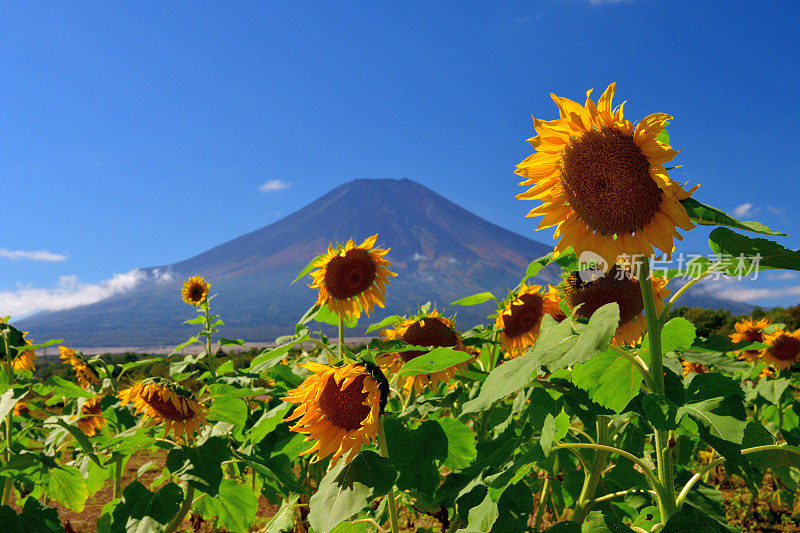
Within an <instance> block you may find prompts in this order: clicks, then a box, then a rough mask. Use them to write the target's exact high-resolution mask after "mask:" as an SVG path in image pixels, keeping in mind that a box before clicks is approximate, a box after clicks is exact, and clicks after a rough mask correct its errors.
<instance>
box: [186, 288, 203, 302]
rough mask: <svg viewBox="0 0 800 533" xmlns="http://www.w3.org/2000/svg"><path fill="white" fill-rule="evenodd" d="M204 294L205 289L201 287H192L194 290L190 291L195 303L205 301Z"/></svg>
mask: <svg viewBox="0 0 800 533" xmlns="http://www.w3.org/2000/svg"><path fill="white" fill-rule="evenodd" d="M204 292H205V291H204V290H203V287H201V286H200V285H192V288H191V289H190V291H189V298H191V300H192V301H193V302H201V301H202V300H203V293H204Z"/></svg>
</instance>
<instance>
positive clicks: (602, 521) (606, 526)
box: [581, 511, 699, 533]
mask: <svg viewBox="0 0 800 533" xmlns="http://www.w3.org/2000/svg"><path fill="white" fill-rule="evenodd" d="M581 531H582V533H612V532H616V531H621V532H623V533H633V530H632V529H631V528H629V527H628V526H626V525H625V524H623V523H622V522H621V521H620V520H619V519H618V518H616V517H615V516H614V515H611V514H604V513H603V512H601V511H592V512H590V513H589V516H587V517H586V521H584V523H583V528H582V529H581ZM698 533H699V532H698Z"/></svg>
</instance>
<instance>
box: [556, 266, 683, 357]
mask: <svg viewBox="0 0 800 533" xmlns="http://www.w3.org/2000/svg"><path fill="white" fill-rule="evenodd" d="M650 283H651V284H652V287H653V294H654V296H655V307H656V312H657V313H660V312H661V311H662V310H663V309H664V299H665V298H666V297H667V296H668V295H669V293H670V291H669V289H667V282H666V280H664V279H662V278H657V277H651V278H650ZM564 301H565V302H566V303H567V305H568V306H569V308H570V309H572V310H573V312H574V313H575V315H577V316H582V317H585V318H589V317H591V316H592V314H593V313H594V312H595V311H597V310H598V309H599V308H601V307H602V306H604V305H606V304H609V303H611V302H616V303H617V304H618V305H619V326H618V327H617V331H616V334H615V335H614V340H613V342H615V343H616V344H618V345H623V344H635V343H636V342H638V341H639V339H641V337H642V335H644V333H645V331H646V330H647V321H646V319H645V316H644V302H643V301H642V289H641V285H640V284H639V280H637V279H636V278H635V277H634V276H633V275H632V274H631V272H630V270H629V269H627V268H624V267H621V266H619V265H613V266H612V267H611V268H610V269H609V270H608V272H606V273H605V274H604V275H603V276H602V277H598V278H596V279H593V280H591V281H584V280H583V279H581V276H580V273H578V272H572V273H571V274H570V275H569V277H568V278H567V279H566V281H565V282H564ZM579 305H580V307H578V306H579Z"/></svg>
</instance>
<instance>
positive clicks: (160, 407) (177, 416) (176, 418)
mask: <svg viewBox="0 0 800 533" xmlns="http://www.w3.org/2000/svg"><path fill="white" fill-rule="evenodd" d="M144 401H146V402H147V405H149V406H150V407H152V408H153V410H155V412H157V413H158V414H160V415H161V416H163V417H164V418H166V419H167V420H172V421H173V422H183V421H184V420H189V419H190V418H192V417H193V416H194V411H193V410H192V408H191V407H189V406H188V405H187V406H186V412H185V413H184V412H182V411H181V410H180V409H178V408H177V407H175V405H173V403H172V402H171V401H170V400H167V399H165V398H161V397H160V396H159V395H158V394H152V395H151V396H150V397H149V398H144Z"/></svg>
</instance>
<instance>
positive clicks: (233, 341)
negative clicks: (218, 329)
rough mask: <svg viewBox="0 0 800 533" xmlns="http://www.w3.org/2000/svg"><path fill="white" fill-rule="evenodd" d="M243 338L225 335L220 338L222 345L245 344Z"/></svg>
mask: <svg viewBox="0 0 800 533" xmlns="http://www.w3.org/2000/svg"><path fill="white" fill-rule="evenodd" d="M244 344H245V343H244V340H243V339H226V338H225V337H220V338H219V345H220V346H244Z"/></svg>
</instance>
